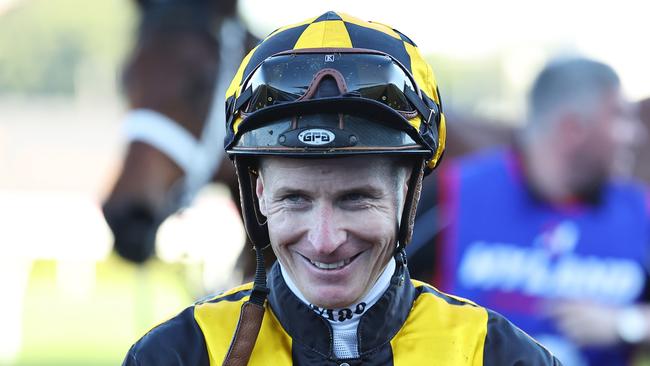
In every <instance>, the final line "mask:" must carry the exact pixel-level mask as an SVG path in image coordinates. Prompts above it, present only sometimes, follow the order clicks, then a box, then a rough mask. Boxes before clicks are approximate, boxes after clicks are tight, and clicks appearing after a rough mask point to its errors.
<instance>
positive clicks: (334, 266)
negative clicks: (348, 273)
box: [309, 258, 352, 270]
mask: <svg viewBox="0 0 650 366" xmlns="http://www.w3.org/2000/svg"><path fill="white" fill-rule="evenodd" d="M309 261H310V262H311V264H313V265H314V266H316V267H318V268H320V269H330V270H331V269H339V268H341V267H343V266H345V265H347V264H349V263H350V262H351V261H352V259H351V258H348V259H344V260H342V261H338V262H334V263H323V262H317V261H313V260H311V259H310V260H309Z"/></svg>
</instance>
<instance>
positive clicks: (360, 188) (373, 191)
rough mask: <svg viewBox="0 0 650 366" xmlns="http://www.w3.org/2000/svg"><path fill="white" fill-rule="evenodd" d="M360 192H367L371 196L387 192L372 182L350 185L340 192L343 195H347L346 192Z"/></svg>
mask: <svg viewBox="0 0 650 366" xmlns="http://www.w3.org/2000/svg"><path fill="white" fill-rule="evenodd" d="M359 192H362V193H366V194H369V195H371V196H382V195H384V194H385V192H384V191H383V190H382V189H380V188H379V187H376V186H374V185H372V184H360V185H357V186H352V187H348V188H345V189H343V190H342V191H341V192H340V193H341V194H342V195H345V194H351V193H359Z"/></svg>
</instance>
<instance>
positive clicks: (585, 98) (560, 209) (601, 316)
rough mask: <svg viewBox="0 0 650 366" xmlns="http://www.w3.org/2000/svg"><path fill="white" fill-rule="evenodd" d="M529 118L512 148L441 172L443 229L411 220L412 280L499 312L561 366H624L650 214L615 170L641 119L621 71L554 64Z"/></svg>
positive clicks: (637, 310)
mask: <svg viewBox="0 0 650 366" xmlns="http://www.w3.org/2000/svg"><path fill="white" fill-rule="evenodd" d="M528 120H529V121H528V124H527V125H526V128H525V129H524V131H523V133H522V134H521V136H520V139H519V140H518V143H517V144H516V147H515V148H514V149H503V150H496V151H491V152H484V153H482V154H477V155H474V156H471V157H467V158H463V159H461V160H458V161H455V162H453V163H452V164H449V165H447V166H446V167H445V168H444V169H443V171H442V172H441V174H440V176H439V177H438V178H439V179H438V181H437V182H438V183H439V186H438V192H437V196H438V198H439V199H440V201H441V202H442V205H441V206H442V209H441V211H440V212H439V216H438V219H439V220H438V222H439V223H440V224H441V225H443V226H444V228H443V229H442V231H441V232H440V233H439V234H438V235H435V236H431V235H430V234H431V232H429V233H427V232H426V230H427V224H426V223H424V222H421V220H420V219H418V224H417V225H416V230H415V233H414V244H416V242H417V246H418V249H420V250H418V251H417V252H414V253H411V257H412V258H413V260H412V261H411V263H410V266H411V269H412V271H413V273H414V277H415V278H422V279H428V280H431V281H432V282H433V283H434V284H435V285H436V286H440V287H441V288H442V289H443V290H446V291H450V292H452V293H456V294H459V295H460V296H465V297H468V298H471V299H473V300H474V301H476V302H477V303H479V304H481V305H485V306H488V307H491V308H494V309H496V310H497V311H499V312H500V313H502V314H504V315H505V316H507V317H508V318H509V319H511V320H512V321H513V323H515V324H516V325H518V326H520V327H522V329H524V330H525V331H527V332H529V333H530V334H531V335H532V336H534V337H536V338H537V339H539V340H540V341H541V342H542V343H543V344H545V345H547V346H548V347H549V348H550V349H551V350H553V352H554V353H555V354H556V355H557V356H558V358H559V359H560V360H561V361H562V362H563V363H565V364H566V365H587V364H588V365H609V366H611V365H623V364H628V363H629V362H630V360H631V355H632V353H631V350H632V347H630V345H631V343H639V342H645V341H647V339H648V336H649V335H650V332H648V329H650V326H648V316H647V306H646V305H639V304H640V303H642V302H645V301H646V300H647V291H646V287H647V284H648V281H647V278H648V277H647V276H648V275H647V259H648V244H650V220H649V217H650V216H649V214H648V212H649V207H648V202H649V201H648V200H647V197H648V196H647V191H646V189H645V187H642V186H640V185H637V184H635V183H631V182H625V181H621V180H619V179H614V178H612V177H613V172H614V168H615V167H616V163H617V161H618V157H619V156H627V154H626V150H627V149H628V148H629V143H630V142H631V138H633V137H634V135H635V133H634V132H632V133H630V131H634V128H636V126H637V125H636V124H635V121H634V119H633V118H631V111H630V108H629V105H628V103H627V102H626V101H625V99H624V98H623V96H622V94H621V90H620V82H619V79H618V76H617V75H616V73H615V72H614V71H613V70H612V69H611V68H610V67H609V66H607V65H605V64H602V63H600V62H597V61H593V60H589V59H584V58H575V59H564V60H558V61H556V62H552V63H550V64H549V65H547V66H546V67H545V68H544V70H543V71H542V72H541V73H540V74H539V76H538V77H537V79H536V80H535V82H534V85H533V87H532V90H531V92H530V95H529V119H528ZM430 219H431V218H427V220H430ZM429 226H431V225H430V224H429ZM414 249H415V248H414Z"/></svg>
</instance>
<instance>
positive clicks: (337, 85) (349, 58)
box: [224, 11, 446, 364]
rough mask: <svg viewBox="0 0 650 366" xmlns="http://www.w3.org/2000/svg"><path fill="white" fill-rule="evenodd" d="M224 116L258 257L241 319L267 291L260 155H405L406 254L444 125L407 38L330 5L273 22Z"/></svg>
mask: <svg viewBox="0 0 650 366" xmlns="http://www.w3.org/2000/svg"><path fill="white" fill-rule="evenodd" d="M226 124H227V126H226V138H225V141H224V145H225V148H226V152H227V153H228V154H229V156H230V157H231V158H233V160H234V163H235V168H236V171H237V175H238V178H239V187H240V194H241V204H242V213H243V216H244V226H245V227H246V231H247V233H248V236H249V237H250V239H251V241H252V242H253V244H254V246H255V249H256V255H257V264H258V267H257V271H256V276H255V283H254V287H253V291H252V293H251V297H250V300H249V302H250V303H252V304H255V305H259V306H258V307H249V308H248V309H252V308H257V315H256V316H252V315H249V314H247V312H248V311H249V310H245V309H244V308H243V307H242V314H241V317H240V323H239V324H238V329H239V328H240V326H241V324H242V323H246V322H249V320H247V319H249V318H250V319H251V320H250V323H251V324H257V325H259V324H260V322H261V316H262V315H260V314H263V310H260V309H259V308H261V306H262V305H263V303H264V301H265V297H266V293H267V292H268V289H267V288H266V286H265V285H266V277H265V269H264V267H263V257H262V250H261V249H263V248H264V247H266V246H268V244H269V237H268V230H267V228H266V224H265V223H266V219H265V218H264V217H263V216H262V215H260V214H259V208H258V202H257V196H256V195H255V192H254V182H255V175H256V174H257V172H256V159H257V158H259V157H260V156H269V155H280V156H291V157H304V158H309V157H317V158H327V157H335V156H346V155H356V154H393V155H402V156H405V157H408V158H411V159H412V160H413V162H414V164H413V173H412V174H411V179H410V181H409V183H408V184H409V189H408V193H407V197H406V199H405V207H404V210H403V212H404V214H403V216H402V220H401V224H400V229H399V234H398V243H399V245H398V252H400V253H401V255H402V257H404V255H403V251H402V250H401V249H403V247H404V246H405V245H406V244H407V243H408V242H409V241H410V237H411V233H412V227H413V219H414V216H415V207H416V205H417V201H418V199H419V192H420V188H421V184H422V177H423V175H424V174H425V173H428V172H430V171H431V170H432V169H433V168H435V166H436V165H437V164H438V163H439V162H440V158H441V157H442V154H443V152H444V147H445V134H446V133H445V132H446V130H445V117H444V114H443V113H442V107H441V103H440V95H439V93H438V88H437V86H436V80H435V78H434V76H433V72H432V70H431V67H430V66H429V65H428V64H427V63H426V62H425V61H424V59H423V58H422V56H421V55H420V52H419V51H418V49H417V46H416V45H415V43H414V42H413V41H411V39H409V38H408V37H406V36H405V35H403V34H402V33H400V32H399V31H397V30H395V29H392V28H391V27H389V26H386V25H383V24H380V23H372V22H366V21H363V20H360V19H357V18H354V17H351V16H349V15H346V14H343V13H338V12H333V11H330V12H327V13H325V14H323V15H321V16H318V17H314V18H311V19H308V20H306V21H304V22H300V23H297V24H293V25H289V26H285V27H282V28H279V29H277V30H276V31H274V32H272V33H271V34H270V35H269V36H267V37H266V38H265V39H264V40H263V41H262V42H260V44H258V45H257V47H255V48H254V49H253V50H252V51H251V52H250V53H249V54H248V55H247V56H246V57H245V58H244V60H243V61H242V63H241V66H240V67H239V69H238V71H237V73H236V75H235V77H234V79H233V80H232V82H231V84H230V87H229V88H228V90H227V92H226ZM244 306H247V305H244ZM248 328H253V327H248ZM241 329H247V328H246V327H242V328H241ZM256 329H259V327H258V326H256ZM253 333H255V332H253ZM239 339H241V341H240V340H239ZM245 339H247V337H244V336H241V335H240V334H239V332H238V331H235V336H234V338H233V340H232V343H231V350H233V349H238V350H239V349H241V351H233V352H234V353H235V354H236V355H245V354H247V353H248V354H249V350H250V349H249V348H246V347H245V345H246V344H248V342H247V341H246V340H245ZM237 357H239V356H230V358H233V359H234V358H237ZM244 357H246V356H244ZM227 358H228V357H227ZM224 364H226V363H224Z"/></svg>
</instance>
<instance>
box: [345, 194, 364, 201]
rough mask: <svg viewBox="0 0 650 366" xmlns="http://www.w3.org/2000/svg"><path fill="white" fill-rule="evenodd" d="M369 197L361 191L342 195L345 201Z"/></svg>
mask: <svg viewBox="0 0 650 366" xmlns="http://www.w3.org/2000/svg"><path fill="white" fill-rule="evenodd" d="M365 198H367V197H366V196H365V195H363V194H361V193H348V194H346V195H345V196H343V197H342V200H343V201H361V200H363V199H365Z"/></svg>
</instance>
